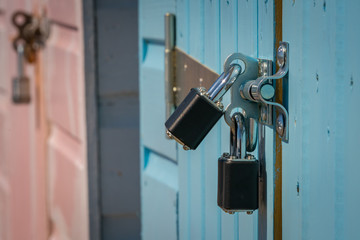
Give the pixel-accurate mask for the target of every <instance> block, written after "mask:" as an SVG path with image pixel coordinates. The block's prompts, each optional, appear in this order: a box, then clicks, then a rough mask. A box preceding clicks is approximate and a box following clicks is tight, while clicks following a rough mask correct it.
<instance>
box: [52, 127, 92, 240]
mask: <svg viewBox="0 0 360 240" xmlns="http://www.w3.org/2000/svg"><path fill="white" fill-rule="evenodd" d="M48 148H49V158H48V160H49V186H50V191H49V200H50V209H51V210H50V211H51V212H50V214H51V219H52V221H53V226H54V228H55V229H54V230H53V234H52V239H74V240H75V239H77V240H81V239H88V227H87V225H88V222H87V214H88V213H87V199H86V198H87V187H86V186H87V185H86V178H85V176H86V168H85V167H84V151H83V147H82V143H81V142H79V141H77V140H76V139H74V138H72V137H70V136H69V135H68V134H67V133H66V132H64V131H63V130H62V129H59V128H58V127H56V126H55V125H54V126H53V127H52V128H51V137H50V140H49V146H48Z"/></svg>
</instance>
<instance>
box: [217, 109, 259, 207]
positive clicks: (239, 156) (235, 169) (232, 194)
mask: <svg viewBox="0 0 360 240" xmlns="http://www.w3.org/2000/svg"><path fill="white" fill-rule="evenodd" d="M232 120H233V122H234V127H233V128H232V129H231V134H230V138H231V140H230V142H231V149H230V154H228V153H224V154H223V156H222V157H220V158H219V161H218V196H217V203H218V206H219V207H220V208H222V209H223V210H224V211H225V212H228V213H234V212H239V211H253V210H256V209H258V207H259V197H258V196H259V172H260V168H259V161H258V160H256V159H255V158H254V157H253V156H252V155H245V152H246V133H245V126H244V119H243V116H242V115H241V114H240V113H235V114H234V116H233V118H232Z"/></svg>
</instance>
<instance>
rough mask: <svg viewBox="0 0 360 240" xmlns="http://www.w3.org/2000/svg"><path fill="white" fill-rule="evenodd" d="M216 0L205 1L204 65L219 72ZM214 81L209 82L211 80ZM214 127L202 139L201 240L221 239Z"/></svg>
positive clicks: (217, 138) (217, 129)
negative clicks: (203, 231) (202, 198)
mask: <svg viewBox="0 0 360 240" xmlns="http://www.w3.org/2000/svg"><path fill="white" fill-rule="evenodd" d="M219 4H220V2H219V0H217V1H204V36H203V38H204V41H203V45H204V64H205V65H206V66H209V67H210V68H212V69H215V70H217V72H218V73H220V72H221V66H220V37H219V36H220V11H219ZM214 80H215V79H213V80H212V81H214ZM222 121H223V119H220V121H219V122H218V123H217V124H216V125H215V126H214V128H213V129H212V130H211V131H210V132H209V134H208V135H207V137H206V138H205V139H204V151H203V157H202V158H203V166H202V167H203V169H204V171H203V174H204V178H203V180H204V185H203V186H202V189H204V200H203V205H204V206H203V207H204V215H203V216H204V220H203V221H204V224H203V226H204V228H205V229H204V230H205V233H204V234H203V237H204V239H220V237H221V228H220V227H221V209H220V208H219V207H218V206H217V174H218V172H217V169H218V168H217V165H218V162H217V158H218V157H219V156H220V155H221V154H222V153H221V151H220V144H221V143H220V139H221V137H220V136H221V122H222Z"/></svg>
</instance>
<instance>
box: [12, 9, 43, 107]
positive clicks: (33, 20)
mask: <svg viewBox="0 0 360 240" xmlns="http://www.w3.org/2000/svg"><path fill="white" fill-rule="evenodd" d="M12 23H13V24H14V25H15V27H16V28H17V30H18V34H17V36H16V37H15V38H14V40H13V47H14V49H15V51H16V53H17V65H18V67H17V70H18V74H17V76H16V77H15V78H14V79H13V81H12V100H13V102H14V103H15V104H21V103H30V99H31V96H30V79H29V78H28V77H27V76H26V74H25V61H26V62H28V63H34V62H35V61H36V55H37V54H36V53H37V51H39V50H40V49H41V48H43V47H44V46H45V42H46V40H47V39H48V37H49V34H50V23H49V21H48V19H47V18H46V17H45V16H41V17H40V16H35V15H31V14H28V13H25V12H23V11H17V12H15V13H14V14H13V15H12Z"/></svg>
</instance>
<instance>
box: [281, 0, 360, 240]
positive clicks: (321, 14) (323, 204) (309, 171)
mask: <svg viewBox="0 0 360 240" xmlns="http://www.w3.org/2000/svg"><path fill="white" fill-rule="evenodd" d="M359 9H360V5H359V2H358V1H321V2H319V1H313V2H309V3H302V2H296V3H295V4H294V3H293V4H290V3H287V4H286V5H285V8H284V19H285V20H286V21H284V23H285V25H284V39H286V38H287V39H289V40H290V41H291V50H290V51H291V53H292V55H291V59H290V61H291V65H290V67H291V72H290V77H291V78H290V79H289V84H290V85H289V91H290V94H289V102H290V106H289V110H290V119H291V121H290V126H291V128H290V134H291V135H290V140H291V142H290V143H289V145H287V146H285V145H284V152H283V153H284V154H285V155H284V156H286V158H289V159H291V161H289V162H288V163H286V165H285V163H284V177H285V179H284V180H286V181H283V183H284V195H283V196H284V199H283V201H284V211H283V212H284V216H283V218H284V223H286V226H287V227H286V228H285V229H286V230H285V231H284V236H292V237H293V236H296V239H300V238H303V239H310V238H314V239H315V238H317V239H319V238H322V239H325V238H326V239H357V238H359V231H358V229H357V226H356V224H355V222H357V218H358V215H359V213H360V212H359V210H358V209H359V208H358V207H357V205H358V201H359V200H360V191H359V190H358V188H354V187H353V186H352V184H351V183H354V182H358V181H359V179H358V174H357V172H356V170H357V169H358V168H359V167H360V166H359V165H360V164H359V161H358V158H359V157H358V156H359V148H358V139H357V136H358V135H359V133H360V128H359V126H358V124H356V122H355V121H356V120H355V119H358V118H359V115H360V112H359V111H356V110H355V111H354V109H358V108H357V105H356V104H357V103H358V102H359V96H360V94H359V93H360V89H359V88H356V87H354V86H356V81H357V80H356V79H358V75H357V74H356V73H354V69H355V68H356V66H355V62H356V59H357V56H358V52H359V47H358V41H359V38H360V30H359V29H358V28H357V27H356V26H355V25H354V24H353V20H354V19H356V17H357V13H358V10H359ZM295 22H296V23H297V26H296V27H295V28H294V25H292V24H291V23H295ZM294 52H296V53H301V54H297V55H293V54H294ZM354 76H355V77H354ZM300 89H301V90H300ZM284 159H285V157H284ZM283 162H284V161H283ZM285 170H286V172H285ZM297 181H298V186H299V187H298V189H299V193H298V192H297V191H296V190H295V189H296V184H297ZM310 208H311V209H316V211H313V210H310ZM287 209H289V210H290V209H292V210H293V211H289V212H287V211H286V210H287ZM296 226H302V228H301V229H300V230H297V229H296ZM294 233H295V234H294Z"/></svg>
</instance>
